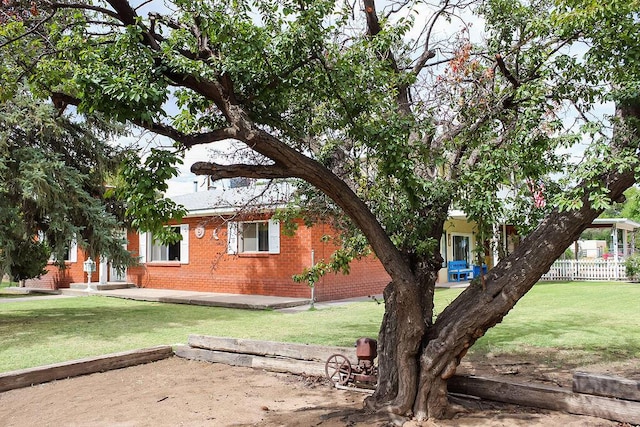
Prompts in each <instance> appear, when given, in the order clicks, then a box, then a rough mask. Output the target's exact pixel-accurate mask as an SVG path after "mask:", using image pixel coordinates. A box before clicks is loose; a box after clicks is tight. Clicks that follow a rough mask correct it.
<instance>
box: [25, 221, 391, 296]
mask: <svg viewBox="0 0 640 427" xmlns="http://www.w3.org/2000/svg"><path fill="white" fill-rule="evenodd" d="M251 219H266V218H265V217H261V218H255V217H254V218H251ZM182 223H183V224H189V263H188V264H180V263H179V262H147V263H145V264H141V265H140V266H136V267H130V268H129V269H128V270H127V280H128V281H129V282H131V283H134V284H135V285H136V286H139V287H148V288H158V289H178V290H193V291H204V292H220V293H237V294H258V295H273V296H288V297H296V298H309V297H310V295H311V290H310V289H309V287H308V286H307V285H306V284H305V283H295V282H294V281H293V279H292V276H293V275H294V274H298V273H301V272H302V270H303V269H304V268H305V267H308V266H310V265H311V250H312V248H313V250H314V257H315V261H316V262H317V261H320V260H321V259H325V260H328V259H329V257H330V256H331V254H332V253H333V251H334V250H335V249H336V246H335V245H334V244H333V243H332V242H323V241H322V236H323V235H325V234H328V233H331V232H332V230H331V229H330V228H329V227H328V226H326V225H318V226H314V227H312V228H307V227H305V226H304V224H303V223H302V222H301V221H300V222H299V223H298V230H297V231H296V233H295V234H294V235H293V236H286V235H284V234H281V236H280V253H279V254H268V253H265V254H262V253H260V254H255V253H254V254H242V253H241V254H237V255H230V254H227V226H226V224H225V223H223V221H222V220H220V219H212V218H187V219H184V220H183V221H182ZM199 224H202V225H203V226H204V227H205V234H204V236H203V237H202V238H197V237H196V235H195V229H196V227H197V226H198V225H199ZM214 230H215V233H214ZM281 231H282V230H281ZM127 238H128V240H129V245H128V249H129V250H130V251H131V252H132V253H134V255H138V251H139V238H138V235H137V233H134V232H129V233H128V234H127ZM84 261H85V256H84V254H83V253H82V251H79V252H78V262H77V263H70V264H68V266H69V268H68V269H66V270H64V271H58V269H56V268H55V267H53V266H52V271H51V272H50V273H49V274H47V275H46V276H44V277H43V278H42V279H40V280H38V281H31V283H29V286H37V287H48V288H53V289H55V288H61V287H69V284H70V283H75V282H86V275H85V273H84V272H83V271H82V263H83V262H84ZM97 280H98V272H96V273H94V274H93V276H92V282H96V281H97ZM388 282H389V276H388V275H387V274H386V272H385V271H384V269H383V268H382V266H381V264H380V262H379V261H378V260H377V259H375V258H374V257H369V258H367V259H365V260H360V261H354V262H353V264H352V266H351V274H349V275H346V276H345V275H343V274H333V273H330V274H329V275H327V276H325V277H323V278H322V279H321V280H320V282H319V283H317V284H316V288H315V296H316V299H317V300H318V301H328V300H335V299H343V298H350V297H357V296H368V295H376V294H381V293H382V290H383V289H384V287H385V286H386V285H387V283H388Z"/></svg>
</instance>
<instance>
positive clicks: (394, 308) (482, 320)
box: [367, 105, 640, 420]
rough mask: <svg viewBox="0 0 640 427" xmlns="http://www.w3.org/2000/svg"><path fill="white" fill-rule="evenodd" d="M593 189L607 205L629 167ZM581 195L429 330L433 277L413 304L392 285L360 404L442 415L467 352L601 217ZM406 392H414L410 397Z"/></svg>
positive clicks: (629, 135) (633, 113)
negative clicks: (368, 387)
mask: <svg viewBox="0 0 640 427" xmlns="http://www.w3.org/2000/svg"><path fill="white" fill-rule="evenodd" d="M618 115H619V117H620V118H622V119H627V120H628V119H630V118H633V119H635V118H636V117H640V107H638V106H637V105H626V106H624V107H622V108H620V109H619V110H618ZM634 130H635V129H634ZM620 138H621V139H622V140H620ZM637 144H638V140H637V135H636V134H635V132H624V133H623V135H618V138H617V141H616V142H615V143H614V147H615V148H614V149H616V150H617V149H622V148H631V147H637ZM599 182H602V183H604V184H605V185H606V187H607V189H608V196H609V198H610V199H611V200H618V199H619V198H620V197H621V196H622V195H623V192H624V191H625V190H626V189H627V188H629V187H630V186H631V185H633V183H634V182H635V177H634V173H633V167H630V168H628V169H627V170H614V171H610V172H609V173H605V174H603V175H601V176H600V177H599ZM588 188H589V183H584V184H583V185H582V190H583V196H582V203H583V205H582V208H580V209H578V210H572V211H565V212H559V211H558V210H557V209H556V210H554V211H553V212H551V214H549V215H548V216H547V217H546V218H545V219H544V220H543V221H542V223H541V224H540V225H539V226H538V227H537V228H536V230H535V231H534V232H533V233H531V234H530V235H529V236H528V237H527V238H526V239H524V240H523V241H522V242H521V243H520V245H519V246H518V247H517V248H516V250H515V251H514V252H513V253H512V254H511V255H510V256H509V257H507V258H505V259H503V260H502V261H501V262H500V263H499V264H498V265H497V266H496V267H495V268H494V269H492V270H491V271H490V272H489V273H488V274H487V275H486V276H485V279H486V280H485V282H484V283H481V282H480V281H473V282H472V283H471V285H470V286H469V287H468V288H467V289H466V290H465V291H464V292H462V293H461V294H460V296H458V298H456V299H455V300H454V301H453V302H452V303H451V304H450V305H449V306H448V307H447V308H446V309H445V310H444V311H443V312H442V313H440V314H439V315H438V318H437V321H436V322H435V323H433V325H432V324H431V319H432V312H431V310H432V308H431V310H429V307H432V306H429V304H428V303H426V302H425V299H427V300H428V298H429V297H431V298H432V296H433V292H432V289H433V288H432V285H433V283H435V276H433V277H432V278H431V279H432V280H427V278H428V277H429V276H423V280H422V281H419V280H416V282H415V283H413V284H411V286H412V287H413V288H414V289H415V292H414V293H412V294H413V295H414V298H415V299H414V300H407V299H405V298H401V297H399V295H398V288H399V287H398V285H397V284H391V285H390V286H389V287H388V288H387V290H386V292H385V299H386V301H385V303H386V309H387V312H386V313H385V316H384V319H383V323H382V328H381V330H380V335H379V345H380V348H381V351H380V353H379V360H380V372H379V383H378V387H377V389H376V391H375V393H374V395H373V396H372V397H370V398H368V399H367V404H368V406H369V407H372V408H377V409H383V410H390V411H391V412H393V413H396V414H401V415H413V416H414V417H415V418H416V419H418V420H425V419H427V418H442V417H445V416H447V415H448V413H449V411H448V408H449V404H448V398H447V388H446V381H447V379H448V378H450V377H451V376H453V374H454V373H455V370H456V368H457V366H458V365H459V363H460V360H461V359H462V358H463V357H464V355H465V354H466V352H467V350H468V349H469V347H471V346H472V345H473V344H474V343H475V342H476V340H477V339H478V338H480V337H481V336H483V335H484V334H485V332H486V331H487V330H488V329H490V328H491V327H493V326H495V325H496V324H497V323H499V322H501V321H502V319H503V318H504V316H505V315H506V314H507V313H508V312H509V311H510V310H511V309H512V308H513V307H514V306H515V304H516V302H517V301H518V300H520V298H522V297H523V296H524V295H525V294H526V293H527V292H528V291H529V290H530V289H531V288H532V287H533V285H534V284H535V283H536V282H537V281H538V280H539V279H540V277H541V276H542V275H543V274H544V273H545V272H547V271H548V270H549V268H550V267H551V265H552V264H553V262H554V261H555V260H556V259H557V258H558V257H559V256H560V255H561V254H562V253H563V252H564V250H565V249H566V248H567V247H569V246H570V245H571V243H572V242H574V241H575V240H576V239H577V238H578V237H579V236H580V234H581V233H582V232H583V231H584V230H585V229H586V228H587V227H588V226H589V225H590V224H591V223H592V222H593V220H594V219H595V218H597V217H598V215H599V214H600V212H601V211H600V210H596V209H594V208H592V206H591V202H590V201H589V193H590V192H589V189H588ZM414 271H415V270H414ZM416 277H418V276H416ZM430 290H431V293H429V291H430ZM409 294H411V293H407V292H405V295H409ZM416 312H421V313H422V315H423V317H422V319H420V320H421V322H422V325H423V326H424V328H423V331H424V333H423V334H422V335H421V336H417V335H416V331H417V330H419V329H412V332H411V333H406V330H405V328H406V327H407V326H408V325H410V324H411V323H415V322H418V321H419V320H416V318H415V313H416ZM407 313H413V314H412V315H411V316H408V315H407ZM407 340H411V341H410V342H406V341H407ZM412 358H413V359H412ZM394 368H395V370H394ZM411 391H415V393H414V394H413V395H412V394H411Z"/></svg>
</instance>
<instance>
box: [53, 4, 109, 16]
mask: <svg viewBox="0 0 640 427" xmlns="http://www.w3.org/2000/svg"><path fill="white" fill-rule="evenodd" d="M51 8H52V9H53V10H54V11H55V10H57V9H81V10H90V11H93V12H98V13H102V14H105V15H107V16H110V17H112V18H113V19H117V20H120V16H119V15H118V14H117V13H115V12H114V11H112V10H109V9H105V8H104V7H99V6H92V5H90V4H80V3H52V4H51Z"/></svg>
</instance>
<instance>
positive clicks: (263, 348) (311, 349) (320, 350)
mask: <svg viewBox="0 0 640 427" xmlns="http://www.w3.org/2000/svg"><path fill="white" fill-rule="evenodd" d="M188 345H190V346H191V347H195V348H202V349H205V350H214V351H223V352H228V353H241V354H253V355H256V356H272V357H288V358H291V359H297V360H308V361H312V360H315V361H317V362H322V363H325V362H326V361H327V359H329V356H331V355H332V354H336V353H339V354H343V355H344V356H346V358H347V359H348V360H349V362H351V363H352V364H357V363H358V358H357V357H356V349H355V340H354V347H331V346H323V345H310V344H293V343H282V342H274V341H260V340H248V339H241V338H226V337H211V336H206V335H189V340H188Z"/></svg>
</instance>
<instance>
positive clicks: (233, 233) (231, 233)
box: [227, 221, 238, 254]
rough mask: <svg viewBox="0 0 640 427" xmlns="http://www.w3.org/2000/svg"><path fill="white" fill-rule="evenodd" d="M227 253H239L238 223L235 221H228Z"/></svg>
mask: <svg viewBox="0 0 640 427" xmlns="http://www.w3.org/2000/svg"><path fill="white" fill-rule="evenodd" d="M227 253H228V254H237V253H238V223H237V222H234V221H229V222H228V223H227Z"/></svg>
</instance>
